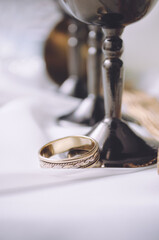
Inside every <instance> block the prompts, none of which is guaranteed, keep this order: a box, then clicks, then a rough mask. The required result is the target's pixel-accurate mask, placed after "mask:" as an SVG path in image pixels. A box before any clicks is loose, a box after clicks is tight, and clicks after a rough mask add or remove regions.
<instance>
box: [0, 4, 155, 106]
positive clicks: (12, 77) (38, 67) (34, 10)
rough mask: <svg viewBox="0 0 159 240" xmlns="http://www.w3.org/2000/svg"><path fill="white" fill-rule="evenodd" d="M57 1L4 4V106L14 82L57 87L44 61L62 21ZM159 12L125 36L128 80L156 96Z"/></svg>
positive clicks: (0, 27) (0, 63)
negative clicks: (154, 93)
mask: <svg viewBox="0 0 159 240" xmlns="http://www.w3.org/2000/svg"><path fill="white" fill-rule="evenodd" d="M56 1H58V0H56ZM56 1H53V0H34V1H31V0H1V1H0V6H1V7H0V11H1V12H0V75H1V80H0V94H1V99H0V103H3V100H4V98H5V96H4V95H5V94H4V92H5V90H6V88H9V86H10V88H11V86H12V84H13V83H16V84H20V85H21V84H23V85H26V86H32V87H36V88H37V87H38V88H47V89H50V90H51V89H52V88H53V89H54V88H55V87H56V84H55V83H54V81H52V80H51V78H50V76H49V74H48V73H47V70H46V65H45V59H44V54H45V53H44V52H45V50H44V46H45V44H46V40H47V39H48V37H49V34H50V32H51V31H52V29H53V28H54V26H56V25H57V24H58V23H59V22H60V21H61V20H62V15H61V14H60V13H59V11H58V9H57V7H56V4H55V2H56ZM158 12H159V4H157V5H156V7H155V8H154V9H153V11H152V12H151V13H150V14H149V15H148V16H146V17H145V18H144V19H142V20H140V21H139V22H138V23H135V24H132V25H130V26H128V27H127V28H126V29H125V32H124V34H123V39H124V46H125V52H124V56H123V58H124V61H125V69H126V71H125V72H126V81H128V82H130V83H131V84H132V85H133V86H137V87H139V88H144V89H145V87H146V88H147V89H149V86H151V89H153V91H156V94H157V92H158V91H157V89H156V84H157V81H158V78H159V61H158V56H159V47H158V43H159V30H158V27H157V26H158V22H159V14H158ZM55 57H56V56H55ZM61 71H62V69H61ZM152 81H153V83H154V84H152ZM154 86H155V87H154ZM149 91H150V89H149Z"/></svg>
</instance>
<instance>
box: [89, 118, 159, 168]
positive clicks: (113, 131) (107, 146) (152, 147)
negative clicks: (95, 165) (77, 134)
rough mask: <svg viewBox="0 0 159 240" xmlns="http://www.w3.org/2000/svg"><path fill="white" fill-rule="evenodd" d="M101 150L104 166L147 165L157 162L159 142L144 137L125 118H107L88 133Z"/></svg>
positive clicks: (130, 166) (102, 164)
mask: <svg viewBox="0 0 159 240" xmlns="http://www.w3.org/2000/svg"><path fill="white" fill-rule="evenodd" d="M87 136H90V137H92V138H94V139H95V140H96V141H97V142H98V144H99V148H100V151H101V166H102V167H127V168H135V167H145V166H149V165H152V164H155V163H156V162H157V152H158V150H157V149H158V146H159V144H158V142H157V141H155V140H150V139H144V138H143V137H141V136H139V135H138V134H137V133H135V132H134V131H133V130H132V129H131V128H130V127H129V126H128V125H127V124H126V122H124V121H123V120H120V119H116V118H113V119H108V118H105V119H104V120H103V121H102V122H100V123H99V124H97V125H96V126H95V127H94V128H93V129H92V130H91V131H90V132H89V133H88V134H87Z"/></svg>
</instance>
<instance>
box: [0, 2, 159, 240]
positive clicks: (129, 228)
mask: <svg viewBox="0 0 159 240" xmlns="http://www.w3.org/2000/svg"><path fill="white" fill-rule="evenodd" d="M36 2H37V1H36ZM157 9H159V7H158V8H157ZM157 18H158V12H157V10H154V14H152V22H151V21H148V20H146V19H145V20H142V21H143V25H142V21H141V24H140V23H138V24H139V27H138V31H137V32H136V33H135V32H134V34H137V35H138V36H137V37H138V38H139V39H142V37H143V36H146V28H147V29H149V30H147V32H148V31H149V33H151V34H152V33H154V34H155V36H156V37H155V38H154V40H152V42H153V41H154V42H153V43H151V44H150V45H151V46H150V47H148V48H147V44H145V45H144V46H141V43H140V46H141V48H142V49H144V47H145V49H147V52H148V53H150V52H151V54H147V56H151V58H152V61H151V60H150V59H147V57H146V58H145V57H142V59H143V62H142V63H141V62H140V60H139V59H140V58H141V55H143V52H142V49H140V47H138V48H137V51H139V50H141V54H139V58H138V59H137V60H136V62H135V59H134V57H135V56H134V55H133V57H132V59H130V60H129V61H128V65H129V63H130V65H129V66H128V68H129V69H130V66H131V61H132V62H133V63H134V65H133V66H132V70H134V69H133V67H134V68H135V65H138V64H137V61H138V62H140V65H142V64H143V65H142V66H144V67H143V68H144V69H145V72H144V74H143V77H142V78H141V80H142V79H143V80H144V81H143V82H144V84H143V82H142V81H140V84H139V85H140V88H143V89H146V90H148V91H149V92H151V94H152V93H153V94H154V95H156V96H157V94H158V90H157V89H158V83H157V79H158V76H159V75H158V71H157V68H158V67H159V63H158V62H157V57H158V54H157V51H159V48H158V43H157V44H156V41H157V40H156V39H159V34H157V33H156V28H155V27H153V28H152V29H151V30H150V28H151V26H154V24H155V26H157V24H156V19H157ZM147 19H148V17H147ZM49 21H50V20H49ZM144 21H145V23H144ZM150 23H151V24H152V25H151V24H150ZM138 24H137V25H136V27H137V26H138ZM145 24H147V25H146V26H145ZM49 26H50V25H49ZM134 26H135V25H134ZM148 26H149V28H148ZM131 29H132V30H131ZM131 29H130V32H129V34H130V33H131V31H132V33H133V27H132V28H131ZM140 29H142V30H143V36H142V33H140V31H139V30H140ZM144 30H145V31H144ZM128 31H129V30H128ZM134 31H135V27H134ZM129 34H127V33H126V34H125V35H124V38H125V39H127V38H128V36H130V35H129ZM140 34H141V37H140ZM144 34H145V35H144ZM132 35H133V34H132ZM147 35H148V36H147V37H148V38H149V39H150V36H149V34H147ZM137 37H136V38H137ZM133 38H134V35H133V36H131V37H130V38H129V40H130V41H133V40H132V39H133ZM145 41H146V42H147V41H148V40H147V39H145ZM35 43H36V41H35V42H34V44H32V45H31V47H32V48H33V46H35V45H36V44H35ZM29 44H30V43H29ZM29 44H28V42H27V43H26V46H28V45H29ZM39 44H41V43H39ZM153 45H154V46H153ZM29 46H30V45H29ZM39 46H41V45H39ZM19 47H20V46H19ZM127 47H128V51H127V52H126V56H125V57H126V58H127V55H129V53H130V52H132V51H131V50H130V49H131V47H130V46H129V45H128V44H127ZM29 49H30V48H29ZM156 49H157V50H156ZM3 50H4V49H3ZM129 51H130V52H129ZM2 52H3V53H4V51H2V49H1V51H0V53H2ZM154 52H156V55H154ZM23 55H24V53H23ZM1 56H2V55H1ZM15 56H16V55H15V52H14V57H13V56H12V58H11V59H10V58H9V61H8V58H7V59H6V58H5V59H4V56H3V59H2V60H5V61H1V63H2V65H1V69H0V136H1V137H0V239H1V240H10V239H12V240H19V239H23V240H28V239H30V240H36V239H38V240H43V239H45V240H49V239H55V240H63V239H65V240H67V239H68V240H74V239H92V240H95V239H99V240H102V239H103V240H105V239H108V240H111V239H112V240H116V239H122V240H134V239H144V240H158V238H159V228H158V223H159V176H158V175H157V169H156V166H153V167H151V168H146V169H144V168H143V169H138V170H134V169H83V170H51V169H48V170H44V169H40V167H39V162H38V150H39V149H40V147H41V146H42V145H43V144H45V143H46V142H48V141H50V140H53V139H56V138H59V137H63V136H66V135H72V134H85V133H86V132H87V131H88V130H89V128H88V127H82V128H81V127H72V128H64V127H61V126H59V125H57V123H56V119H57V117H58V116H60V115H61V114H64V113H67V112H69V111H70V110H72V109H74V108H75V107H76V106H77V105H78V104H79V100H78V99H73V98H69V97H64V96H62V95H59V94H58V92H57V89H56V87H55V86H54V85H53V84H52V83H51V82H50V81H49V78H48V76H47V75H46V72H45V68H44V63H43V61H42V58H41V56H40V55H39V54H37V52H36V53H35V52H34V51H33V53H32V54H30V55H27V56H26V55H25V59H23V61H21V58H22V56H19V55H18V59H17V58H16V59H15ZM153 56H157V57H156V60H154V58H153ZM24 60H25V61H24ZM28 60H29V61H28ZM16 61H18V63H19V64H18V65H16V66H20V68H15V67H14V66H15V64H16ZM148 61H149V65H150V66H151V67H150V69H149V71H148V72H149V74H147V72H146V71H147V64H148V63H147V62H148ZM151 63H152V65H151ZM154 63H155V64H154ZM6 66H7V68H6ZM8 66H9V67H8ZM20 69H21V70H20ZM136 69H137V70H139V69H138V68H136ZM13 70H14V71H13ZM151 71H153V74H150V72H151ZM137 72H138V73H139V71H137ZM24 73H25V74H24ZM139 75H140V74H138V75H137V77H139ZM144 75H146V77H145V76H144ZM151 79H153V84H152V81H151Z"/></svg>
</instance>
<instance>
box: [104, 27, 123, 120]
mask: <svg viewBox="0 0 159 240" xmlns="http://www.w3.org/2000/svg"><path fill="white" fill-rule="evenodd" d="M103 31H104V33H105V36H106V38H105V40H104V43H103V51H104V53H105V56H106V59H105V60H104V63H103V91H104V105H105V116H106V118H121V102H122V91H123V61H122V60H121V59H120V57H121V55H122V53H123V41H122V39H121V38H120V36H121V34H122V32H123V28H121V29H105V28H103Z"/></svg>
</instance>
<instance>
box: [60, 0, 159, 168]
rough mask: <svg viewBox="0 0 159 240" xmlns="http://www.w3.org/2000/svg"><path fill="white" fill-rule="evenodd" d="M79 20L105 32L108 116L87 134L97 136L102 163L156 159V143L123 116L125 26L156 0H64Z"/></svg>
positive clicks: (136, 164) (138, 163)
mask: <svg viewBox="0 0 159 240" xmlns="http://www.w3.org/2000/svg"><path fill="white" fill-rule="evenodd" d="M63 1H64V2H65V3H66V6H67V7H68V8H69V9H70V10H71V11H72V13H73V14H74V16H75V17H76V18H78V19H79V20H81V21H83V22H85V23H88V24H94V25H97V26H100V27H102V28H103V31H104V33H105V40H104V42H103V50H104V54H105V60H104V63H103V66H102V69H103V89H104V101H105V118H104V120H103V121H101V122H100V123H99V124H97V125H96V126H95V127H94V128H93V129H92V130H91V131H90V132H89V133H88V135H89V136H91V137H92V138H94V139H96V141H97V142H98V144H99V148H100V151H101V159H103V166H106V167H141V166H147V165H151V164H154V163H156V159H157V147H156V146H155V143H152V142H151V143H149V142H148V141H145V140H144V139H143V138H141V137H140V136H139V135H137V134H136V133H135V132H133V130H132V129H131V128H130V127H129V126H128V125H127V124H126V123H125V122H124V121H123V120H122V119H121V103H122V90H123V61H122V60H121V59H120V57H121V55H122V52H123V41H122V39H121V38H120V37H121V35H122V32H123V30H124V27H125V26H127V25H129V24H131V23H133V22H136V21H138V20H140V19H141V18H142V17H144V16H145V15H146V14H147V13H148V12H149V11H150V10H151V9H152V7H153V6H154V5H155V3H156V2H157V0H133V1H132V0H87V1H86V0H80V1H79V0H63Z"/></svg>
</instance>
